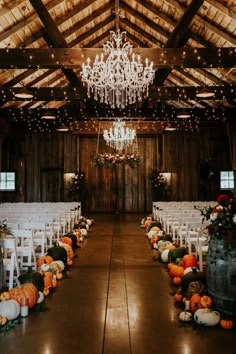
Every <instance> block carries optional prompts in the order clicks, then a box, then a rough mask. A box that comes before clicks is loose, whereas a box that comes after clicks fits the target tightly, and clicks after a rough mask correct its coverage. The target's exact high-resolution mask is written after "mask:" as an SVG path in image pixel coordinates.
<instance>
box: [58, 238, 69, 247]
mask: <svg viewBox="0 0 236 354" xmlns="http://www.w3.org/2000/svg"><path fill="white" fill-rule="evenodd" d="M60 241H61V242H62V243H65V244H67V245H69V246H71V247H72V239H71V238H70V237H67V236H64V237H61V238H60Z"/></svg>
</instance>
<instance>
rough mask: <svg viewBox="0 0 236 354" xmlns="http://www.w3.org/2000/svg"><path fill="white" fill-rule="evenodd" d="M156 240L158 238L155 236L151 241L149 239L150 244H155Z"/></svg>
mask: <svg viewBox="0 0 236 354" xmlns="http://www.w3.org/2000/svg"><path fill="white" fill-rule="evenodd" d="M158 238H159V237H158V236H157V235H155V236H153V237H152V239H151V241H150V244H151V245H153V244H154V243H157V241H158Z"/></svg>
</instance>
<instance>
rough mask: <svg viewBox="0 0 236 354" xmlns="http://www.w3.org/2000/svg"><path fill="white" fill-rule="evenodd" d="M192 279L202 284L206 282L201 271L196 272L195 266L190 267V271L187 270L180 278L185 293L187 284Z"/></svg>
mask: <svg viewBox="0 0 236 354" xmlns="http://www.w3.org/2000/svg"><path fill="white" fill-rule="evenodd" d="M192 281H200V282H201V283H202V284H205V283H206V276H205V274H204V273H203V272H198V271H197V269H196V268H193V269H192V272H188V273H187V274H185V275H184V276H183V279H182V284H181V287H182V291H183V293H184V295H186V293H187V290H188V286H189V284H190V283H191V282H192Z"/></svg>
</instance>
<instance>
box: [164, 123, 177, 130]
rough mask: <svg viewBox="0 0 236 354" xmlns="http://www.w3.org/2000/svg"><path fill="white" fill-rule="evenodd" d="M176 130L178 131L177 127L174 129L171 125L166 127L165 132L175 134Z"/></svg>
mask: <svg viewBox="0 0 236 354" xmlns="http://www.w3.org/2000/svg"><path fill="white" fill-rule="evenodd" d="M174 130H176V127H173V126H172V125H170V124H169V125H167V126H166V127H165V131H169V132H173V131H174Z"/></svg>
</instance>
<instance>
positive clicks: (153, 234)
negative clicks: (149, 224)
mask: <svg viewBox="0 0 236 354" xmlns="http://www.w3.org/2000/svg"><path fill="white" fill-rule="evenodd" d="M153 236H157V237H158V232H157V231H155V230H151V231H149V232H148V234H147V237H148V239H149V240H151V239H152V238H153Z"/></svg>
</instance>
